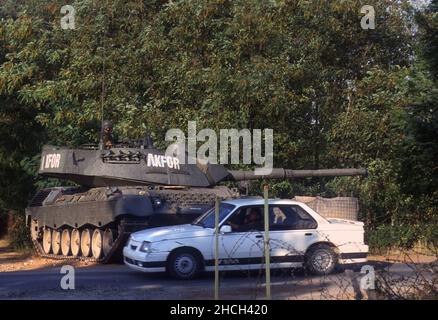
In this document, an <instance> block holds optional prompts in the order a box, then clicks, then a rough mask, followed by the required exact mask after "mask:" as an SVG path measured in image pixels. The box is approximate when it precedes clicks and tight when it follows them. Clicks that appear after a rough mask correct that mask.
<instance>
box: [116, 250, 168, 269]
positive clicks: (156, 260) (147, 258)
mask: <svg viewBox="0 0 438 320" xmlns="http://www.w3.org/2000/svg"><path fill="white" fill-rule="evenodd" d="M168 254H169V253H168V252H150V253H145V252H140V251H138V249H137V250H133V249H131V248H130V247H129V245H128V246H126V247H124V248H123V262H124V263H125V265H127V266H128V267H130V268H131V269H134V270H137V271H142V272H164V271H166V261H167V256H168Z"/></svg>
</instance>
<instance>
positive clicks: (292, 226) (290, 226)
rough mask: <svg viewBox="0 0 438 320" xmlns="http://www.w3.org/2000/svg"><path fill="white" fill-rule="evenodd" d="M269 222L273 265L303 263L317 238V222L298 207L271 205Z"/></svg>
mask: <svg viewBox="0 0 438 320" xmlns="http://www.w3.org/2000/svg"><path fill="white" fill-rule="evenodd" d="M269 220H270V221H269V236H270V247H271V261H272V263H276V262H277V263H283V262H289V263H298V262H302V261H303V258H304V254H305V252H306V250H307V248H308V246H309V245H310V244H311V243H312V241H314V239H315V238H317V234H316V228H317V222H316V221H315V220H314V219H313V218H312V217H311V216H310V215H309V214H308V213H307V212H306V211H305V210H304V209H303V208H301V207H300V206H297V205H270V206H269Z"/></svg>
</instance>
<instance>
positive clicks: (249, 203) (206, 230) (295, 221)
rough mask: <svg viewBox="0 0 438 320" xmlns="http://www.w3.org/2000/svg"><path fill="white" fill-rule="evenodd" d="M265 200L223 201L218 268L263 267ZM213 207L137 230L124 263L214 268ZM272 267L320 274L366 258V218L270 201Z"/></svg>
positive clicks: (175, 270)
mask: <svg viewBox="0 0 438 320" xmlns="http://www.w3.org/2000/svg"><path fill="white" fill-rule="evenodd" d="M263 204H264V200H263V199H255V198H246V199H236V200H229V201H223V202H222V203H221V204H220V209H219V270H248V269H259V268H263V267H264V235H265V232H264V219H263ZM214 223H215V213H214V208H212V209H211V210H209V211H207V212H206V213H205V214H203V215H202V216H200V217H199V218H198V219H196V220H195V221H194V222H193V223H192V224H185V225H178V226H169V227H159V228H151V229H146V230H143V231H139V232H135V233H133V234H132V235H131V237H130V239H129V241H128V242H127V244H126V246H125V247H124V249H123V255H124V262H125V264H126V265H127V266H129V267H130V268H132V269H135V270H140V271H144V272H164V271H167V272H168V273H169V274H170V275H171V276H173V277H175V278H179V279H192V278H194V277H195V276H197V275H198V274H199V273H200V272H201V271H204V270H205V271H213V270H214V250H215V249H214V248H215V240H214V239H215V237H214ZM269 225H270V227H269V229H270V230H269V238H270V239H269V246H270V262H271V263H270V266H271V268H295V267H303V266H304V267H306V268H308V270H309V271H310V272H312V273H314V274H317V275H326V274H329V273H331V272H332V271H333V270H334V268H335V266H336V265H337V264H347V263H348V264H350V263H362V262H366V261H367V253H368V246H367V245H365V244H364V229H363V223H362V222H358V221H349V220H342V219H325V218H323V217H322V216H320V215H319V214H318V213H316V212H315V211H314V210H312V209H311V208H309V207H308V206H307V205H305V204H304V203H300V202H296V201H292V200H269Z"/></svg>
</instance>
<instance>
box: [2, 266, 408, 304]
mask: <svg viewBox="0 0 438 320" xmlns="http://www.w3.org/2000/svg"><path fill="white" fill-rule="evenodd" d="M374 267H375V268H376V269H382V268H384V267H386V268H388V267H389V268H390V271H391V272H394V273H397V274H400V275H403V274H404V275H407V274H410V273H412V269H410V268H409V267H407V266H406V265H401V264H394V265H391V266H389V265H388V264H386V265H381V264H380V265H375V266H374ZM359 271H360V266H359V267H356V268H355V270H354V271H353V270H348V271H345V270H343V271H342V270H341V271H339V272H337V273H335V274H333V275H330V276H326V277H317V276H309V275H305V274H304V272H303V271H300V270H298V272H295V273H293V274H292V272H291V271H288V270H281V271H275V272H273V273H272V276H271V281H272V284H271V291H272V297H273V298H274V299H353V298H354V297H355V294H357V293H358V291H359V292H360V289H359V285H358V284H359V283H360V279H361V278H362V277H363V276H364V274H361V273H360V272H359ZM69 275H71V273H69ZM64 276H65V274H62V273H61V267H54V268H44V269H38V270H32V271H17V272H3V273H0V299H43V300H45V299H49V300H52V299H86V300H90V299H92V300H94V299H147V300H151V299H178V300H179V299H182V300H184V299H213V297H214V275H213V273H205V274H203V275H202V276H201V277H200V278H198V279H195V280H190V281H182V280H174V279H171V278H169V277H168V276H167V275H166V274H162V273H155V274H144V273H141V272H138V271H133V270H131V269H129V268H127V267H126V266H124V265H116V264H113V265H95V266H90V267H81V268H75V269H74V276H75V279H74V281H73V282H69V284H70V285H72V284H73V283H74V289H62V287H61V283H62V282H63V281H62V279H63V277H64ZM264 281H265V279H264V275H263V273H262V272H258V271H254V272H251V273H248V272H244V271H241V272H227V273H222V272H221V281H220V297H221V298H222V299H264V298H265V286H264ZM64 283H66V281H65V278H64ZM362 292H363V291H362Z"/></svg>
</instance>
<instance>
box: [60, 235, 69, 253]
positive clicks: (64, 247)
mask: <svg viewBox="0 0 438 320" xmlns="http://www.w3.org/2000/svg"><path fill="white" fill-rule="evenodd" d="M70 243H71V235H70V230H68V229H64V230H63V231H62V234H61V252H62V254H63V255H64V256H68V255H70V253H71V250H70Z"/></svg>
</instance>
